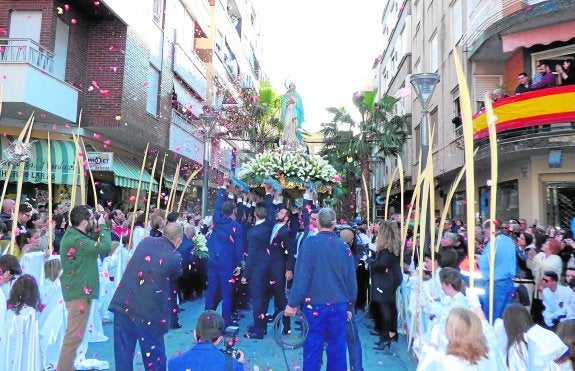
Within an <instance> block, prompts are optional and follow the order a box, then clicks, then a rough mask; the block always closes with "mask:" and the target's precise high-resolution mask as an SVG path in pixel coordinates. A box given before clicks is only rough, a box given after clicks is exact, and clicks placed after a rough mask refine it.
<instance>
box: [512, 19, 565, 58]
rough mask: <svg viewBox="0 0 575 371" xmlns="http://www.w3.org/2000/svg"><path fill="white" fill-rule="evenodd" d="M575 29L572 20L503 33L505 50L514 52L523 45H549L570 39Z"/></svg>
mask: <svg viewBox="0 0 575 371" xmlns="http://www.w3.org/2000/svg"><path fill="white" fill-rule="evenodd" d="M574 29H575V21H571V22H565V23H559V24H555V25H551V26H546V27H542V28H536V29H533V30H529V31H523V32H516V33H512V34H509V35H503V36H501V40H502V42H503V52H504V53H506V52H512V51H514V50H515V49H517V48H521V47H524V48H529V47H531V46H533V45H536V44H542V45H549V44H551V43H552V42H555V41H568V40H570V39H572V38H573V37H574V34H573V30H574Z"/></svg>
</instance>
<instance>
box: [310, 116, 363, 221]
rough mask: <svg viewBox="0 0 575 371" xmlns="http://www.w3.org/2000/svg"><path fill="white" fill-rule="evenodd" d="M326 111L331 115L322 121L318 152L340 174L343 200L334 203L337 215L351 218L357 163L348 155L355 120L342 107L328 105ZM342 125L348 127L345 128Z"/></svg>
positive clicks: (353, 213) (353, 215)
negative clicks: (321, 145) (321, 138)
mask: <svg viewBox="0 0 575 371" xmlns="http://www.w3.org/2000/svg"><path fill="white" fill-rule="evenodd" d="M327 111H328V112H329V113H331V114H332V115H333V117H332V119H331V121H329V122H324V123H323V124H322V125H321V126H322V129H321V131H320V132H321V134H322V136H323V143H324V145H323V147H322V149H321V150H320V152H319V154H320V155H321V156H323V157H324V158H325V159H326V160H328V161H329V163H330V164H331V165H332V166H333V167H334V168H335V169H336V170H337V172H338V173H339V174H341V175H342V186H343V194H342V196H343V197H344V199H345V200H346V201H345V202H340V203H336V204H335V205H334V207H335V208H336V212H337V213H338V215H342V216H343V217H344V218H345V219H347V220H351V219H353V218H354V217H355V185H356V169H357V165H358V164H357V163H354V162H355V161H354V159H353V157H351V156H350V152H349V151H350V148H349V143H350V142H352V141H353V140H354V134H353V131H352V128H353V127H354V126H355V121H354V120H353V118H352V117H351V115H350V114H349V113H348V112H347V111H346V110H345V108H344V107H340V108H336V107H329V108H327ZM344 127H348V128H349V129H348V130H345V129H344Z"/></svg>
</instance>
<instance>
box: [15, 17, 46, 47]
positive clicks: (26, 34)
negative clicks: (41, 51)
mask: <svg viewBox="0 0 575 371" xmlns="http://www.w3.org/2000/svg"><path fill="white" fill-rule="evenodd" d="M41 28H42V11H41V10H13V11H12V13H11V14H10V34H9V37H10V38H11V39H32V40H34V41H35V42H37V43H40V29H41Z"/></svg>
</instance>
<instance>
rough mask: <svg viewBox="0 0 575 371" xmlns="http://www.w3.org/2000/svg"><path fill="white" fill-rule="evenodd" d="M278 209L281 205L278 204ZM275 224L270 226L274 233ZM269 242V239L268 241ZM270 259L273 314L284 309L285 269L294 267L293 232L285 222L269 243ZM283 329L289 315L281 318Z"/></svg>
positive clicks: (268, 271)
mask: <svg viewBox="0 0 575 371" xmlns="http://www.w3.org/2000/svg"><path fill="white" fill-rule="evenodd" d="M279 208H280V210H281V208H283V206H281V205H280V206H279ZM275 229H276V226H274V227H273V228H272V233H274V231H275ZM268 242H269V241H268ZM269 251H270V261H269V264H268V266H267V274H266V276H267V280H268V281H269V283H270V285H271V294H272V296H273V298H274V309H275V312H274V316H276V315H277V314H278V313H279V312H280V311H282V310H284V308H285V306H286V304H287V298H286V278H285V274H286V271H292V273H293V271H294V267H295V256H294V255H295V233H294V231H293V230H292V229H291V227H290V224H289V223H286V224H284V225H283V226H281V228H279V229H278V230H277V231H276V232H275V234H274V235H273V236H271V243H270V244H269ZM283 325H284V330H285V331H288V330H290V329H291V327H290V319H289V317H284V318H283Z"/></svg>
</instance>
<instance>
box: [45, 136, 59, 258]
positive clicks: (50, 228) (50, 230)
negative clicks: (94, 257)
mask: <svg viewBox="0 0 575 371" xmlns="http://www.w3.org/2000/svg"><path fill="white" fill-rule="evenodd" d="M52 221H53V219H52V147H51V143H50V132H48V251H49V254H48V255H52V252H53V251H54V227H55V226H54V225H52ZM58 227H59V226H58Z"/></svg>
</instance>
